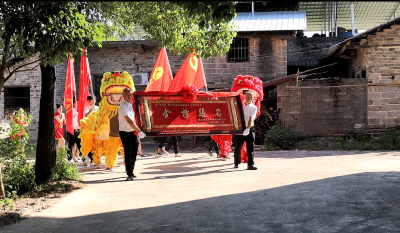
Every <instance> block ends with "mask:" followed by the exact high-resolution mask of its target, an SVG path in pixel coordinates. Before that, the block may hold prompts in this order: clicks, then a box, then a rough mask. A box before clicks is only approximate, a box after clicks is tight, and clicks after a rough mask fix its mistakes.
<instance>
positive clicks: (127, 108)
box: [118, 88, 146, 181]
mask: <svg viewBox="0 0 400 233" xmlns="http://www.w3.org/2000/svg"><path fill="white" fill-rule="evenodd" d="M132 96H133V93H132V91H131V90H130V89H128V88H125V89H124V91H123V92H122V97H123V98H124V100H123V101H122V102H121V104H120V105H119V108H118V120H119V135H120V137H121V141H122V146H123V147H124V152H125V170H126V174H127V175H128V178H126V180H127V181H128V180H133V178H136V176H135V175H134V174H133V169H134V168H135V163H136V156H137V152H138V145H139V139H138V136H136V135H135V131H136V132H138V133H139V138H144V137H146V134H145V133H143V132H142V131H141V130H140V129H139V128H138V127H137V126H136V123H135V112H134V111H133V107H132Z"/></svg>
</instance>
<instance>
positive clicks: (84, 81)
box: [77, 48, 90, 125]
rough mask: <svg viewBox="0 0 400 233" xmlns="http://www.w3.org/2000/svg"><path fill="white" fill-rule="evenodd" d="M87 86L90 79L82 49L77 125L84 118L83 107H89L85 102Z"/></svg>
mask: <svg viewBox="0 0 400 233" xmlns="http://www.w3.org/2000/svg"><path fill="white" fill-rule="evenodd" d="M89 84H90V77H89V71H88V65H87V59H86V52H85V48H82V55H81V73H80V75H79V101H78V103H77V104H78V122H79V125H80V124H81V123H80V120H81V119H82V118H83V117H85V115H84V109H85V106H87V105H89V102H88V101H87V97H88V95H89Z"/></svg>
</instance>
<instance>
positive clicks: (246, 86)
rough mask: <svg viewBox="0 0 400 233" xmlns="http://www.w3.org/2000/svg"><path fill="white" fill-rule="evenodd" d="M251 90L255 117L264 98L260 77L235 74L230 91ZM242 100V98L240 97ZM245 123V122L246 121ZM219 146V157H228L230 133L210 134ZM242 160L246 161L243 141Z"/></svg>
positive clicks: (258, 113)
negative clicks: (255, 108) (255, 109)
mask: <svg viewBox="0 0 400 233" xmlns="http://www.w3.org/2000/svg"><path fill="white" fill-rule="evenodd" d="M248 90H252V91H253V92H254V93H255V96H254V100H253V103H254V104H255V105H256V106H257V117H258V116H260V109H261V101H262V100H263V98H264V89H263V84H262V81H261V79H260V78H258V77H254V76H250V75H237V76H236V78H235V81H234V82H233V85H232V88H231V92H240V93H241V94H243V93H244V92H245V91H248ZM242 101H243V98H242ZM246 125H247V122H246ZM211 137H212V138H213V139H214V140H215V142H216V143H218V144H219V146H220V152H221V154H220V157H221V158H223V157H224V156H228V157H229V152H231V151H232V149H231V146H232V135H213V136H211ZM241 155H242V156H241V157H242V162H244V163H247V149H246V142H244V143H243V147H242V151H241Z"/></svg>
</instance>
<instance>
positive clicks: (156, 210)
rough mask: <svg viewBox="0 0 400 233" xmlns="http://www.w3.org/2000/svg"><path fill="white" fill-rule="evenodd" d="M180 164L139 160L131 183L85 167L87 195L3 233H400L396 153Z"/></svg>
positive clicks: (281, 154)
mask: <svg viewBox="0 0 400 233" xmlns="http://www.w3.org/2000/svg"><path fill="white" fill-rule="evenodd" d="M154 145H155V146H154ZM143 146H144V151H145V153H146V148H151V149H148V150H149V151H151V150H153V148H152V147H154V148H156V147H157V146H156V144H155V143H154V142H150V141H148V142H144V144H143ZM182 155H183V157H181V158H176V157H173V156H169V157H166V156H148V157H144V158H142V157H138V161H137V163H136V168H135V174H136V175H137V178H136V179H135V180H134V181H125V178H126V175H125V168H124V166H123V165H122V166H119V167H117V169H116V171H115V172H107V171H106V170H105V169H104V168H102V169H95V168H94V167H83V168H82V170H83V171H84V173H85V177H84V180H85V181H86V182H87V183H88V184H89V185H88V186H87V187H86V188H84V189H81V190H78V191H75V192H73V193H72V194H70V195H69V196H67V197H65V198H64V199H63V200H61V201H60V202H59V203H57V204H56V205H55V206H53V207H51V208H49V209H47V210H45V211H43V212H40V213H36V214H34V215H33V216H32V218H30V219H27V220H23V221H21V222H20V223H18V224H14V225H9V226H6V227H3V228H0V232H7V233H14V232H15V233H20V232H46V233H49V232H68V233H72V232H152V233H153V232H194V233H200V232H204V233H205V232H324V233H325V232H400V209H399V208H398V207H399V206H400V156H399V155H400V153H399V152H369V151H274V152H267V151H262V152H256V156H255V157H256V158H255V162H256V166H257V167H258V168H259V169H258V170H257V171H248V170H246V164H241V165H240V166H239V168H238V169H234V168H233V159H230V160H227V161H223V160H221V159H217V158H216V157H210V156H208V155H207V154H205V153H185V152H183V153H182ZM120 164H121V161H120Z"/></svg>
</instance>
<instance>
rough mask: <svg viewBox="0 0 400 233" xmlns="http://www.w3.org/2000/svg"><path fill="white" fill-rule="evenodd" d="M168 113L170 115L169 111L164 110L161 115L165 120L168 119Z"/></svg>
mask: <svg viewBox="0 0 400 233" xmlns="http://www.w3.org/2000/svg"><path fill="white" fill-rule="evenodd" d="M168 113H171V111H170V110H168V109H166V108H165V109H164V113H163V114H162V115H163V116H164V117H165V118H167V117H168Z"/></svg>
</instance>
